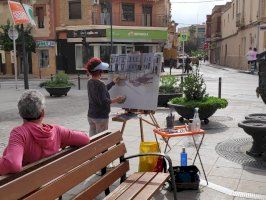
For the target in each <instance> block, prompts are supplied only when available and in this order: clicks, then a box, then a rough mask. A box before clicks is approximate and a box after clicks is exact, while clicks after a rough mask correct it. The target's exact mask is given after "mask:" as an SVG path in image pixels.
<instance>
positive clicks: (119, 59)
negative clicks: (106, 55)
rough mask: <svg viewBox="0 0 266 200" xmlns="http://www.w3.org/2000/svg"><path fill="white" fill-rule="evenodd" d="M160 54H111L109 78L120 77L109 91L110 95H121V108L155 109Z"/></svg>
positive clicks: (159, 71)
mask: <svg viewBox="0 0 266 200" xmlns="http://www.w3.org/2000/svg"><path fill="white" fill-rule="evenodd" d="M161 59H162V58H161V55H159V54H154V53H143V54H140V53H133V54H127V55H126V54H112V55H111V63H110V72H111V73H110V76H109V78H110V80H111V79H113V78H114V77H117V76H119V78H120V79H121V80H120V81H119V83H118V84H117V85H115V86H114V87H113V88H112V89H111V90H110V91H109V92H110V94H111V97H115V96H119V95H123V96H125V97H126V100H125V102H124V103H122V104H117V105H116V106H119V107H121V108H126V109H138V110H156V108H157V101H158V92H159V89H158V88H159V81H160V73H161Z"/></svg>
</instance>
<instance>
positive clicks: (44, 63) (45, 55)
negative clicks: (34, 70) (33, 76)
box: [39, 49, 49, 68]
mask: <svg viewBox="0 0 266 200" xmlns="http://www.w3.org/2000/svg"><path fill="white" fill-rule="evenodd" d="M39 67H40V68H45V67H49V50H48V49H43V50H40V51H39Z"/></svg>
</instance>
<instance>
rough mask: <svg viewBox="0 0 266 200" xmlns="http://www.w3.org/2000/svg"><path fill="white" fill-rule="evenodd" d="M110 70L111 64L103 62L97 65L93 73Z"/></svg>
mask: <svg viewBox="0 0 266 200" xmlns="http://www.w3.org/2000/svg"><path fill="white" fill-rule="evenodd" d="M108 68H109V64H108V63H105V62H101V63H100V64H99V65H97V66H96V67H95V68H94V69H92V70H91V71H97V70H103V71H106V70H108Z"/></svg>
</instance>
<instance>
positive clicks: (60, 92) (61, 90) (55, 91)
mask: <svg viewBox="0 0 266 200" xmlns="http://www.w3.org/2000/svg"><path fill="white" fill-rule="evenodd" d="M45 89H46V91H47V92H48V93H49V94H50V96H57V97H59V96H67V93H68V92H69V90H70V89H71V87H58V88H54V87H53V88H52V87H45Z"/></svg>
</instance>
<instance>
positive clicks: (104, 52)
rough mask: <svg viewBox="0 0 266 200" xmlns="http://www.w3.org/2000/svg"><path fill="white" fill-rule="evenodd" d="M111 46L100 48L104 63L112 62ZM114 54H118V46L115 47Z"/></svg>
mask: <svg viewBox="0 0 266 200" xmlns="http://www.w3.org/2000/svg"><path fill="white" fill-rule="evenodd" d="M110 50H111V47H110V46H100V58H101V59H102V61H103V62H107V63H109V62H110ZM112 53H113V54H117V46H113V52H112Z"/></svg>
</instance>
